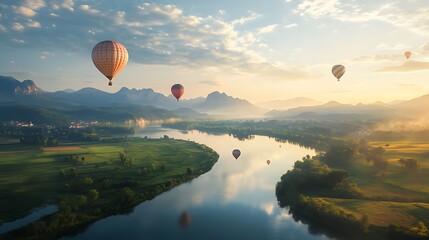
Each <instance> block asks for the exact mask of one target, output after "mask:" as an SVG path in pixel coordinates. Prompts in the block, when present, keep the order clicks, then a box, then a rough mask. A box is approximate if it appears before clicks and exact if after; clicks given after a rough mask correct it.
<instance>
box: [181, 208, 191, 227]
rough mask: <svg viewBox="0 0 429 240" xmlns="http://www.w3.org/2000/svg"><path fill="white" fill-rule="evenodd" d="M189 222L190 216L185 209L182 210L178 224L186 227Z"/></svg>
mask: <svg viewBox="0 0 429 240" xmlns="http://www.w3.org/2000/svg"><path fill="white" fill-rule="evenodd" d="M190 223H191V216H189V214H188V213H186V211H183V212H182V214H181V215H180V217H179V225H180V226H181V227H183V228H186V227H187V226H188V225H189V224H190Z"/></svg>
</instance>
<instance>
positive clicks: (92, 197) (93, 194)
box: [88, 189, 99, 202]
mask: <svg viewBox="0 0 429 240" xmlns="http://www.w3.org/2000/svg"><path fill="white" fill-rule="evenodd" d="M98 196H99V193H98V191H97V190H96V189H89V191H88V199H89V200H90V201H92V202H94V201H95V200H97V199H98Z"/></svg>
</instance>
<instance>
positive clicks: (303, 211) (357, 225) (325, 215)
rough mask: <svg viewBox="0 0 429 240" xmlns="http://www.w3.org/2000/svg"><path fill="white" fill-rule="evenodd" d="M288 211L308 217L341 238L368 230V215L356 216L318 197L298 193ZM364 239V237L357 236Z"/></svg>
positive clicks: (354, 235) (362, 233) (360, 234)
mask: <svg viewBox="0 0 429 240" xmlns="http://www.w3.org/2000/svg"><path fill="white" fill-rule="evenodd" d="M290 212H291V213H292V214H294V217H295V215H296V216H298V218H299V217H304V218H309V219H311V220H312V222H315V223H317V224H318V225H322V226H324V227H326V228H327V229H330V230H332V231H333V232H334V233H335V235H340V236H341V238H344V237H347V239H349V237H353V238H356V237H357V236H362V235H364V234H365V233H367V232H368V227H369V217H368V215H363V216H362V217H360V218H358V217H356V216H355V215H353V214H351V213H347V212H345V211H344V210H343V209H341V208H338V207H335V206H333V205H332V204H331V203H329V202H326V201H324V200H323V199H319V198H312V197H307V196H303V195H300V196H299V198H298V200H297V201H296V203H295V204H294V205H292V206H291V207H290ZM359 239H364V238H359Z"/></svg>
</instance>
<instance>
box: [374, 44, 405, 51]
mask: <svg viewBox="0 0 429 240" xmlns="http://www.w3.org/2000/svg"><path fill="white" fill-rule="evenodd" d="M376 48H377V49H379V50H407V49H409V48H410V47H409V46H407V45H405V44H396V45H389V44H387V43H380V44H379V45H378V46H377V47H376Z"/></svg>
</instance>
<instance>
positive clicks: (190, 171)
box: [186, 168, 192, 176]
mask: <svg viewBox="0 0 429 240" xmlns="http://www.w3.org/2000/svg"><path fill="white" fill-rule="evenodd" d="M186 173H187V174H188V175H189V176H190V175H192V169H191V168H187V169H186Z"/></svg>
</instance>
